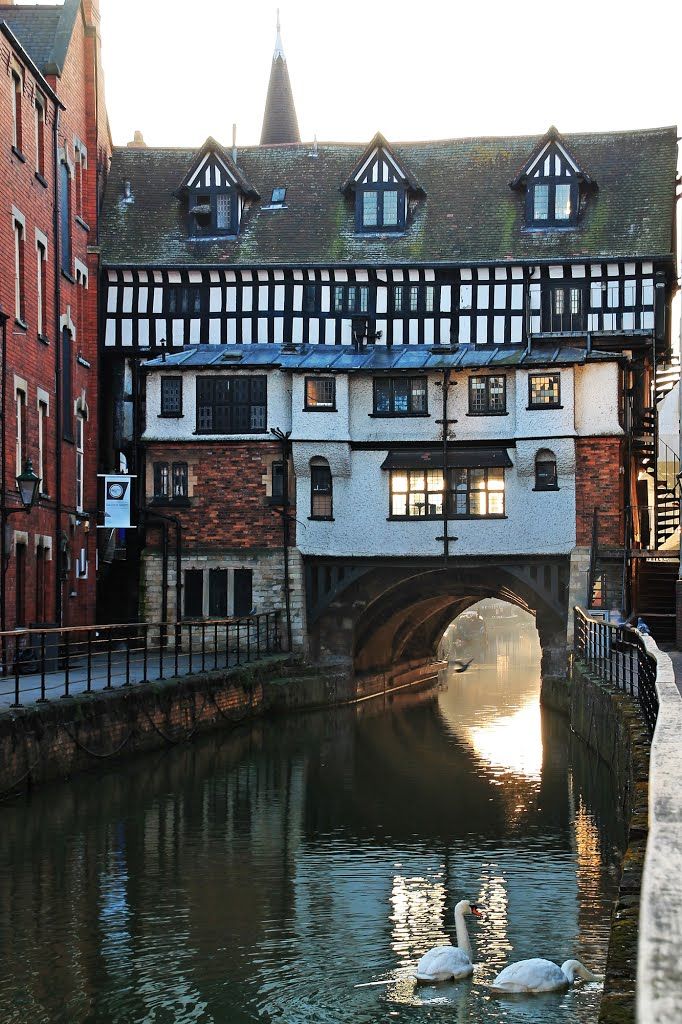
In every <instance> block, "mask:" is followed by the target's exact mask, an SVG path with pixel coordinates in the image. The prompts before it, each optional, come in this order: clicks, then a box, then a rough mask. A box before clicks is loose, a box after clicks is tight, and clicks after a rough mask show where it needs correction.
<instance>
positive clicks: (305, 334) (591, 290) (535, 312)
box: [104, 260, 663, 355]
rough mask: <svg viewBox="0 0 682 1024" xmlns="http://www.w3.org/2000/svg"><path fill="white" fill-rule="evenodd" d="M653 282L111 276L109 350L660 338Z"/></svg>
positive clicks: (230, 273) (618, 274)
mask: <svg viewBox="0 0 682 1024" xmlns="http://www.w3.org/2000/svg"><path fill="white" fill-rule="evenodd" d="M656 280H657V278H656V276H655V270H654V261H653V260H638V261H627V262H625V261H617V262H616V261H614V262H601V261H600V262H596V263H566V264H549V265H547V266H538V265H535V266H532V267H528V266H523V265H517V266H514V265H512V266H508V267H499V266H497V267H496V266H492V267H461V268H452V269H447V270H445V269H441V268H435V267H431V268H421V267H420V268H413V269H406V268H402V267H386V268H381V269H378V268H375V267H354V268H339V267H337V268H329V269H292V268H286V269H284V268H276V269H274V268H262V269H253V270H252V269H241V268H240V269H224V268H217V269H211V270H204V269H193V270H189V269H184V268H177V269H168V268H164V269H153V268H145V269H141V268H140V269H137V268H136V269H113V268H110V269H108V270H107V272H106V276H105V281H104V288H105V292H106V323H105V333H104V344H105V347H106V349H119V350H120V349H123V350H127V352H128V354H132V353H139V354H140V355H144V354H145V353H149V350H155V349H158V347H159V346H161V347H167V348H174V349H175V348H182V347H183V346H184V345H188V344H189V345H200V344H209V345H229V344H236V345H248V344H251V343H257V344H267V343H268V342H270V343H275V344H294V345H302V344H309V345H350V344H352V343H353V342H354V341H357V340H358V339H362V340H364V341H365V342H369V343H370V344H376V345H389V346H390V345H448V346H450V345H469V344H473V345H527V344H528V341H529V340H531V341H532V339H533V338H537V339H538V340H541V339H542V338H544V337H547V336H552V335H557V336H562V335H567V334H569V335H582V336H584V335H585V334H586V333H588V332H589V333H591V334H614V335H618V334H622V333H626V334H629V333H631V332H637V333H641V334H643V335H651V334H652V333H653V332H654V328H655V324H656V316H655V295H656ZM659 280H660V279H659ZM659 329H660V330H663V324H662V323H660V325H659Z"/></svg>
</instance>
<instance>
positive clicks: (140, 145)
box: [127, 132, 147, 149]
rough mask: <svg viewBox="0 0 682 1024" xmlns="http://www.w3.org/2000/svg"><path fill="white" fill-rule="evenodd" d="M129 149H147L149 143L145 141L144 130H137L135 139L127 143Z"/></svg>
mask: <svg viewBox="0 0 682 1024" xmlns="http://www.w3.org/2000/svg"><path fill="white" fill-rule="evenodd" d="M127 147H128V149H146V148H147V143H146V142H145V141H144V136H143V135H142V132H135V134H134V135H133V141H132V142H129V143H128V144H127Z"/></svg>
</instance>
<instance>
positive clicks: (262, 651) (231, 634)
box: [0, 611, 281, 707]
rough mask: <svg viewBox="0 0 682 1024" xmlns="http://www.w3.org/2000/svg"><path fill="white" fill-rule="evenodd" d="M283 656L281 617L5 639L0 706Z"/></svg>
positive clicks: (27, 633) (25, 633)
mask: <svg viewBox="0 0 682 1024" xmlns="http://www.w3.org/2000/svg"><path fill="white" fill-rule="evenodd" d="M280 650H281V633H280V613H279V611H272V612H262V613H260V614H258V615H248V616H244V617H242V618H236V617H235V618H229V619H200V620H194V621H192V620H186V621H184V622H178V623H164V622H161V623H159V622H155V623H150V622H139V623H134V624H132V625H131V624H128V625H106V626H72V627H63V628H61V629H39V628H38V629H17V630H13V631H11V632H5V633H0V667H1V668H2V676H0V706H2V705H4V706H5V707H7V706H8V705H9V706H10V707H22V706H23V705H24V704H25V703H30V704H32V703H44V702H45V701H48V700H50V699H52V698H54V697H73V696H76V695H80V694H89V693H96V692H98V691H106V690H112V689H115V688H117V687H120V686H132V685H134V684H135V683H141V682H154V681H157V680H161V679H166V678H169V677H172V676H186V675H192V674H195V673H198V672H210V671H213V670H216V669H229V668H235V667H237V666H239V665H244V664H248V663H249V662H253V661H257V660H258V659H259V658H263V657H265V656H267V655H269V654H274V653H277V652H279V651H280Z"/></svg>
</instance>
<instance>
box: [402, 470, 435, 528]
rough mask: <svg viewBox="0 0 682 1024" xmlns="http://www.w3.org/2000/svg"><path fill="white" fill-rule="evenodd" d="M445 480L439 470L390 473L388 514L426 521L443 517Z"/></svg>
mask: <svg viewBox="0 0 682 1024" xmlns="http://www.w3.org/2000/svg"><path fill="white" fill-rule="evenodd" d="M444 490H445V479H444V477H443V471H442V470H440V469H424V470H422V469H409V470H393V471H392V472H391V480H390V514H391V516H398V517H403V516H405V517H407V518H409V519H427V518H432V517H434V516H442V514H443V495H444Z"/></svg>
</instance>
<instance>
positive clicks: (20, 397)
mask: <svg viewBox="0 0 682 1024" xmlns="http://www.w3.org/2000/svg"><path fill="white" fill-rule="evenodd" d="M15 402H16V419H17V423H16V467H17V472H16V475H17V476H19V474H20V473H23V471H24V463H25V461H26V457H27V455H28V449H27V447H26V391H25V390H24V388H23V387H17V388H16V392H15Z"/></svg>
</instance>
